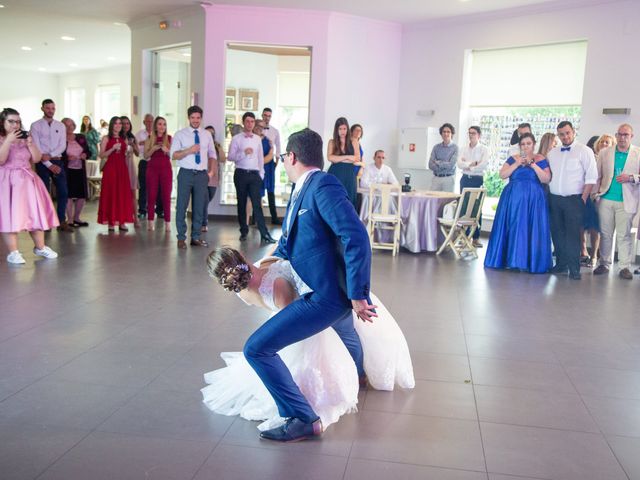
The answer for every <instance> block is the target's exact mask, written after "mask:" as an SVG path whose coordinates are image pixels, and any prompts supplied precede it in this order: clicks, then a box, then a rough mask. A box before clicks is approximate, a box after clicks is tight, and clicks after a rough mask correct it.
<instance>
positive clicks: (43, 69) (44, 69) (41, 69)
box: [38, 67, 47, 72]
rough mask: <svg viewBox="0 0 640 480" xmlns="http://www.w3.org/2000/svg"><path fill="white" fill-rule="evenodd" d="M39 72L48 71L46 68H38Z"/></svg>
mask: <svg viewBox="0 0 640 480" xmlns="http://www.w3.org/2000/svg"><path fill="white" fill-rule="evenodd" d="M38 71H39V72H46V71H47V69H46V68H44V67H38Z"/></svg>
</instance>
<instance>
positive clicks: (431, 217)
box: [359, 190, 460, 253]
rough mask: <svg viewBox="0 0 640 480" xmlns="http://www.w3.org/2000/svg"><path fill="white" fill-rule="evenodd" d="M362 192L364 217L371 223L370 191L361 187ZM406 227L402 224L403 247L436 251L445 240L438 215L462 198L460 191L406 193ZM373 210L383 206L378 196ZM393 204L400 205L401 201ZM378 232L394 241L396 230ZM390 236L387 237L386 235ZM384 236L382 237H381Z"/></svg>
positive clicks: (403, 213)
mask: <svg viewBox="0 0 640 480" xmlns="http://www.w3.org/2000/svg"><path fill="white" fill-rule="evenodd" d="M359 191H360V193H362V208H361V209H360V219H361V220H362V221H363V222H364V223H365V225H366V224H367V221H368V216H369V190H359ZM401 196H402V212H401V213H400V218H401V219H402V226H401V227H400V246H402V247H403V248H406V249H407V250H409V251H410V252H413V253H419V252H424V251H426V252H435V251H436V250H438V246H439V243H440V242H442V241H443V240H444V237H443V235H442V233H441V232H440V229H439V228H438V217H440V216H442V209H443V208H444V206H445V205H446V204H447V203H449V202H452V201H454V200H456V199H457V198H458V197H460V195H459V194H457V193H451V192H432V191H426V190H416V191H413V192H406V193H404V192H403V193H402V194H401ZM373 201H374V204H373V211H374V212H375V211H376V210H377V209H379V208H380V207H379V206H380V197H379V196H377V195H376V196H375V197H374V200H373ZM392 205H396V208H397V200H396V201H395V203H392ZM376 235H377V236H380V235H382V236H383V240H385V241H387V240H388V241H392V240H391V235H392V232H390V231H387V230H379V231H376ZM385 236H387V238H385ZM378 238H380V237H378Z"/></svg>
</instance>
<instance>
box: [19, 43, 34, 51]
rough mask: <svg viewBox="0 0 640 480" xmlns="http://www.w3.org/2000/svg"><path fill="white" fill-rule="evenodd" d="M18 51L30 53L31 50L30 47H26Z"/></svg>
mask: <svg viewBox="0 0 640 480" xmlns="http://www.w3.org/2000/svg"><path fill="white" fill-rule="evenodd" d="M20 50H24V51H25V52H30V51H31V50H33V49H32V48H31V47H27V46H26V45H25V46H24V47H20Z"/></svg>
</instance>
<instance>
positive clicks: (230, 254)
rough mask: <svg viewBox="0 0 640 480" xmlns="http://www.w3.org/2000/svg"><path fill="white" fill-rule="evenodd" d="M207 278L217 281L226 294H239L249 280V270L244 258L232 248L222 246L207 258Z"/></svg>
mask: <svg viewBox="0 0 640 480" xmlns="http://www.w3.org/2000/svg"><path fill="white" fill-rule="evenodd" d="M207 269H208V270H209V276H211V277H212V278H215V279H216V280H218V282H219V283H220V285H222V288H224V289H225V290H227V291H228V292H236V293H238V292H240V291H242V290H244V289H245V288H247V286H248V285H249V280H251V275H252V274H251V268H250V267H249V264H248V263H247V260H246V259H245V258H244V256H243V255H242V254H241V253H240V252H239V251H237V250H236V249H234V248H231V247H228V246H222V247H218V248H216V249H215V250H214V251H212V252H211V253H210V254H209V256H207Z"/></svg>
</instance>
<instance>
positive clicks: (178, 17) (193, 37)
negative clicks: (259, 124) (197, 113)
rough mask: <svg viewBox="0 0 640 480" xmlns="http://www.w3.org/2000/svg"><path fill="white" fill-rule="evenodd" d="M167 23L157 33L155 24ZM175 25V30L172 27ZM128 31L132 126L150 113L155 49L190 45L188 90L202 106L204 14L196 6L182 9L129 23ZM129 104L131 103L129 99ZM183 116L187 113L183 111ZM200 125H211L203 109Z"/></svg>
mask: <svg viewBox="0 0 640 480" xmlns="http://www.w3.org/2000/svg"><path fill="white" fill-rule="evenodd" d="M162 20H167V21H168V22H169V23H170V27H169V28H168V29H167V30H160V28H159V27H158V24H159V22H160V21H162ZM176 22H178V23H179V24H180V26H179V27H176V26H173V24H174V23H176ZM129 28H131V97H133V96H137V97H138V105H139V108H138V113H137V114H135V113H134V112H131V114H132V115H131V120H132V122H133V123H134V125H136V126H137V125H141V124H142V116H144V114H145V113H148V112H150V111H151V91H152V85H151V62H150V59H151V54H150V51H151V50H154V49H159V48H165V47H172V46H177V45H183V44H187V43H188V44H190V45H191V90H192V92H196V93H197V94H198V97H199V99H198V104H199V105H200V106H204V104H205V103H204V99H205V94H206V92H205V89H204V68H205V62H206V59H205V56H204V36H205V14H204V11H203V9H202V7H200V6H195V7H190V8H187V9H182V10H179V11H176V12H174V13H169V14H167V15H163V16H153V17H148V18H145V19H143V20H140V21H137V22H133V23H131V24H129ZM130 101H131V100H130ZM184 115H185V117H186V115H187V112H186V110H185V112H184ZM204 123H205V125H207V124H210V123H212V124H215V122H214V121H213V119H212V118H211V112H207V109H206V108H205V109H204Z"/></svg>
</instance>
